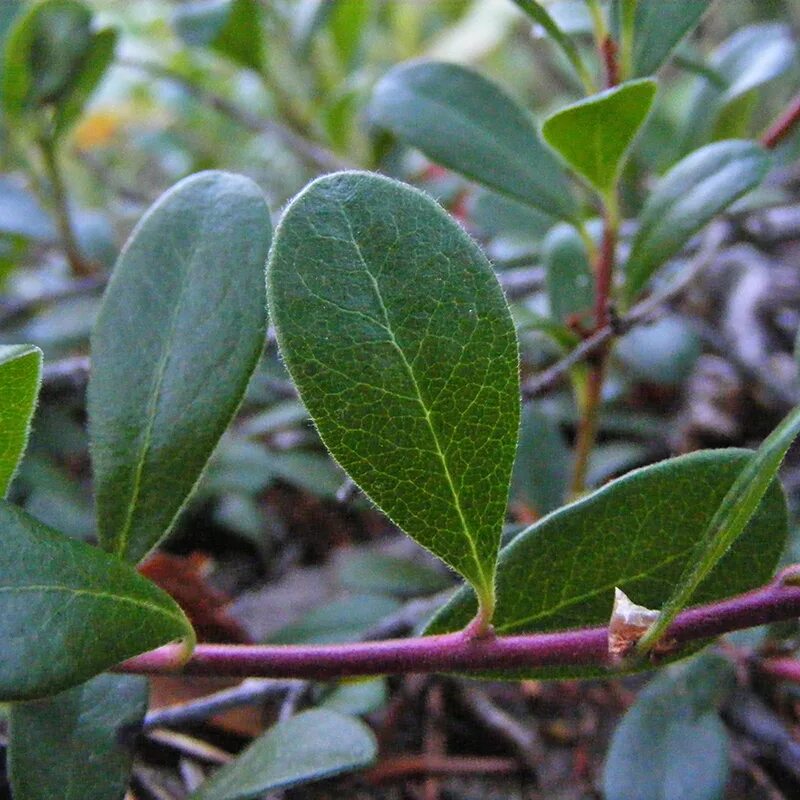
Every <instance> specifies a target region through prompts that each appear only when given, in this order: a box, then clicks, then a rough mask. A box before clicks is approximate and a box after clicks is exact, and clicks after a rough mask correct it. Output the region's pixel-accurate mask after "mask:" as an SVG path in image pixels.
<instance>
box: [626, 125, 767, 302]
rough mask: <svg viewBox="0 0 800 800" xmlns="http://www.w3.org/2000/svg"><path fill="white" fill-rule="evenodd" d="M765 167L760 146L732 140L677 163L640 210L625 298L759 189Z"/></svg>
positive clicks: (629, 262) (639, 288)
mask: <svg viewBox="0 0 800 800" xmlns="http://www.w3.org/2000/svg"><path fill="white" fill-rule="evenodd" d="M769 164H770V160H769V156H768V155H767V154H766V153H765V152H764V150H763V149H762V148H761V147H759V146H758V145H757V144H755V143H754V142H747V141H737V140H730V141H725V142H716V143H715V144H710V145H707V146H706V147H703V148H701V149H700V150H696V151H695V152H694V153H692V154H691V155H688V156H686V158H684V159H683V160H681V161H679V162H678V163H677V164H676V165H675V166H674V167H673V168H672V169H671V170H670V171H669V172H668V173H667V174H666V175H665V176H664V177H663V178H662V179H661V181H660V182H659V184H658V186H657V187H656V188H655V189H654V190H653V193H652V194H651V195H650V197H648V198H647V202H646V203H645V205H644V208H643V209H642V213H641V215H640V217H639V229H638V230H637V231H636V236H635V237H634V240H633V244H632V245H631V252H630V255H629V256H628V261H627V263H626V265H625V294H626V297H627V299H628V300H629V301H630V300H633V298H635V297H636V295H637V294H638V293H639V292H640V291H641V290H642V289H643V288H644V286H645V284H646V283H647V281H648V280H649V279H650V277H651V276H652V274H653V273H654V272H655V271H656V269H658V267H660V266H661V265H662V264H664V263H665V262H666V261H668V260H669V259H670V258H671V257H672V256H674V255H675V254H676V253H678V252H680V250H681V249H682V248H683V246H684V245H685V244H686V242H688V241H689V239H690V238H691V237H692V236H693V235H694V234H695V233H697V232H698V231H699V230H700V229H701V228H703V227H704V226H705V225H706V224H708V223H709V222H710V221H711V220H712V219H713V218H714V217H715V216H716V215H717V214H719V213H720V212H721V211H724V210H725V209H726V208H727V207H728V206H730V205H731V204H732V203H733V202H735V201H736V200H738V199H739V198H740V197H741V196H742V195H744V194H746V193H747V192H749V191H750V190H751V189H754V188H755V187H756V186H758V184H759V183H761V181H762V180H763V179H764V177H765V175H766V174H767V171H768V170H769Z"/></svg>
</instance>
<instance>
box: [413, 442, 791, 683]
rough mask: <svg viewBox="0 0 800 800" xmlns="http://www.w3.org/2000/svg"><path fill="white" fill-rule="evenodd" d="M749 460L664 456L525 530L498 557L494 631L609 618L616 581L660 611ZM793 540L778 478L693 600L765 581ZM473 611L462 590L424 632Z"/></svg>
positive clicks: (736, 454) (732, 453)
mask: <svg viewBox="0 0 800 800" xmlns="http://www.w3.org/2000/svg"><path fill="white" fill-rule="evenodd" d="M751 458H752V453H751V452H750V451H747V450H713V451H701V452H698V453H692V454H690V455H687V456H681V457H679V458H674V459H669V460H667V461H662V462H660V463H658V464H655V465H653V466H649V467H644V468H642V469H639V470H635V471H634V472H631V473H629V474H628V475H625V476H624V477H622V478H620V479H618V480H616V481H614V482H612V483H610V484H608V485H607V486H605V487H603V488H602V489H600V490H599V491H597V492H595V493H594V494H592V495H589V496H588V497H586V498H585V499H583V500H580V501H578V502H577V503H573V504H572V505H570V506H567V507H566V508H563V509H561V510H559V511H556V512H555V513H553V514H551V515H550V516H548V517H546V518H545V519H543V520H542V521H540V522H538V523H537V524H536V525H533V526H532V527H530V528H528V529H527V530H526V531H524V532H523V533H521V534H520V535H519V536H518V537H517V538H516V539H514V541H513V542H511V544H509V545H508V546H507V547H505V548H503V550H502V551H501V553H500V560H499V562H498V569H497V610H496V612H495V617H494V626H495V629H496V630H497V632H498V633H500V634H511V633H522V632H535V631H555V630H565V629H569V628H579V627H586V626H592V625H604V624H608V620H609V618H610V616H611V607H612V603H613V595H614V587H617V586H618V587H619V588H620V589H622V590H623V591H624V592H625V594H627V595H628V597H630V598H631V600H633V601H634V602H635V603H638V604H640V605H643V606H645V607H647V608H659V607H660V606H661V605H662V604H663V603H664V602H665V601H666V599H667V598H668V597H669V596H670V594H671V593H672V589H673V587H674V586H675V584H676V582H677V581H678V579H679V578H680V577H681V574H682V573H683V570H684V568H685V567H686V565H687V564H688V563H689V561H690V559H691V558H692V557H693V554H694V548H695V547H696V545H697V543H698V541H699V540H700V539H701V537H702V536H703V533H704V532H705V530H706V528H707V527H708V524H709V523H710V522H711V519H712V518H713V516H714V514H715V513H716V511H717V508H718V507H719V505H720V503H721V502H722V499H723V498H724V497H725V495H726V493H727V492H728V490H729V489H730V488H731V486H732V485H733V483H734V481H735V480H736V478H737V476H738V475H739V473H740V472H741V471H742V469H743V468H744V467H745V466H746V465H747V464H748V463H749V461H750V459H751ZM786 536H787V512H786V501H785V498H784V496H783V492H782V490H781V488H780V485H779V484H778V483H777V482H773V483H772V484H771V486H770V488H769V490H768V491H767V493H766V495H765V497H764V500H763V501H762V503H761V505H760V506H759V508H758V510H757V511H756V513H755V514H754V515H753V517H752V518H751V520H750V522H749V523H748V525H747V527H746V529H745V531H744V534H743V535H742V536H741V537H740V538H739V539H738V540H737V541H736V542H735V543H734V545H733V546H732V547H731V549H730V550H729V551H728V553H727V554H726V555H725V557H724V558H723V559H722V560H721V561H720V562H719V564H718V565H717V567H716V568H715V569H714V570H713V571H712V572H711V574H710V575H709V576H708V577H707V578H706V579H705V580H704V581H703V583H702V584H701V585H700V587H699V588H698V590H697V592H696V593H695V595H694V597H693V602H697V603H707V602H712V601H714V600H720V599H722V598H724V597H729V596H730V595H733V594H737V593H739V592H744V591H747V590H749V589H752V588H754V587H756V586H759V585H761V584H763V583H765V582H766V581H767V580H769V579H770V578H771V577H772V574H773V570H774V569H775V566H776V564H777V563H778V559H779V557H780V554H781V552H782V550H783V547H784V544H785V542H786ZM474 613H475V598H474V596H473V595H472V592H471V591H469V589H466V588H465V589H462V590H461V591H460V592H459V593H458V594H456V595H455V597H454V598H453V600H451V601H450V603H448V604H447V605H446V606H445V607H444V608H443V609H442V610H441V611H440V612H439V614H438V615H437V616H436V617H435V618H434V620H433V621H432V623H431V625H430V626H429V630H428V631H427V632H428V633H443V632H445V631H454V630H458V629H460V628H462V627H463V626H464V624H465V623H467V622H468V621H469V620H470V618H471V616H472V615H473V614H474ZM530 674H535V675H539V676H548V677H552V676H567V675H571V676H582V675H589V674H602V671H601V670H597V669H584V668H574V669H573V668H565V669H555V670H535V671H533V670H532V671H530Z"/></svg>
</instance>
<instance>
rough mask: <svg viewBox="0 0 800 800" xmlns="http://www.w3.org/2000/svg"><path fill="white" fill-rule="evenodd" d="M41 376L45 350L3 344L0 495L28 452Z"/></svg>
mask: <svg viewBox="0 0 800 800" xmlns="http://www.w3.org/2000/svg"><path fill="white" fill-rule="evenodd" d="M41 380H42V351H41V350H40V349H39V348H38V347H34V346H33V345H29V344H20V345H0V497H5V495H6V492H7V491H8V487H9V484H10V483H11V480H12V479H13V477H14V473H15V472H16V471H17V465H18V464H19V462H20V459H21V458H22V454H23V453H24V452H25V445H26V444H27V443H28V433H29V432H30V428H31V418H32V417H33V411H34V409H35V408H36V398H37V396H38V395H39V384H40V383H41Z"/></svg>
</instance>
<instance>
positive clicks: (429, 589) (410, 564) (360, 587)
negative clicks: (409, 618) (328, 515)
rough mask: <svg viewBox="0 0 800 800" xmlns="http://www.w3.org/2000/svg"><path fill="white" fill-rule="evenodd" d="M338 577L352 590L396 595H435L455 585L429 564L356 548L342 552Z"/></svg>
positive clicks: (342, 583) (340, 581) (343, 584)
mask: <svg viewBox="0 0 800 800" xmlns="http://www.w3.org/2000/svg"><path fill="white" fill-rule="evenodd" d="M338 578H339V583H340V584H341V585H342V586H344V587H345V588H347V589H350V590H351V591H356V592H374V593H376V594H378V593H382V594H390V595H395V596H397V597H415V596H417V595H425V594H433V593H434V592H440V591H442V590H443V589H446V588H447V587H448V586H451V585H452V580H451V579H450V577H449V576H448V575H445V574H444V573H443V572H442V571H440V570H437V569H433V567H432V566H430V565H429V564H422V563H419V562H417V561H412V560H411V559H408V558H400V557H399V556H390V555H387V554H385V553H375V552H371V551H369V550H357V549H348V550H345V551H344V552H343V553H342V555H341V558H340V561H339V568H338Z"/></svg>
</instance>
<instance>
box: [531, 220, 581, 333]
mask: <svg viewBox="0 0 800 800" xmlns="http://www.w3.org/2000/svg"><path fill="white" fill-rule="evenodd" d="M542 261H543V262H544V267H545V284H546V287H547V297H548V300H549V301H550V316H551V317H552V318H553V319H554V320H556V321H558V322H563V323H568V322H569V320H570V317H573V316H575V317H577V318H578V319H579V320H583V321H585V319H586V318H588V313H589V312H591V310H592V307H593V305H594V278H593V276H592V268H591V266H590V265H589V255H588V253H587V252H586V245H585V244H584V243H583V240H582V239H581V237H580V236H579V234H578V232H577V231H576V230H575V228H573V227H572V225H567V224H566V223H561V224H559V225H556V226H555V227H553V228H552V229H551V230H550V231H549V233H548V234H547V236H545V238H544V241H543V242H542Z"/></svg>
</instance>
